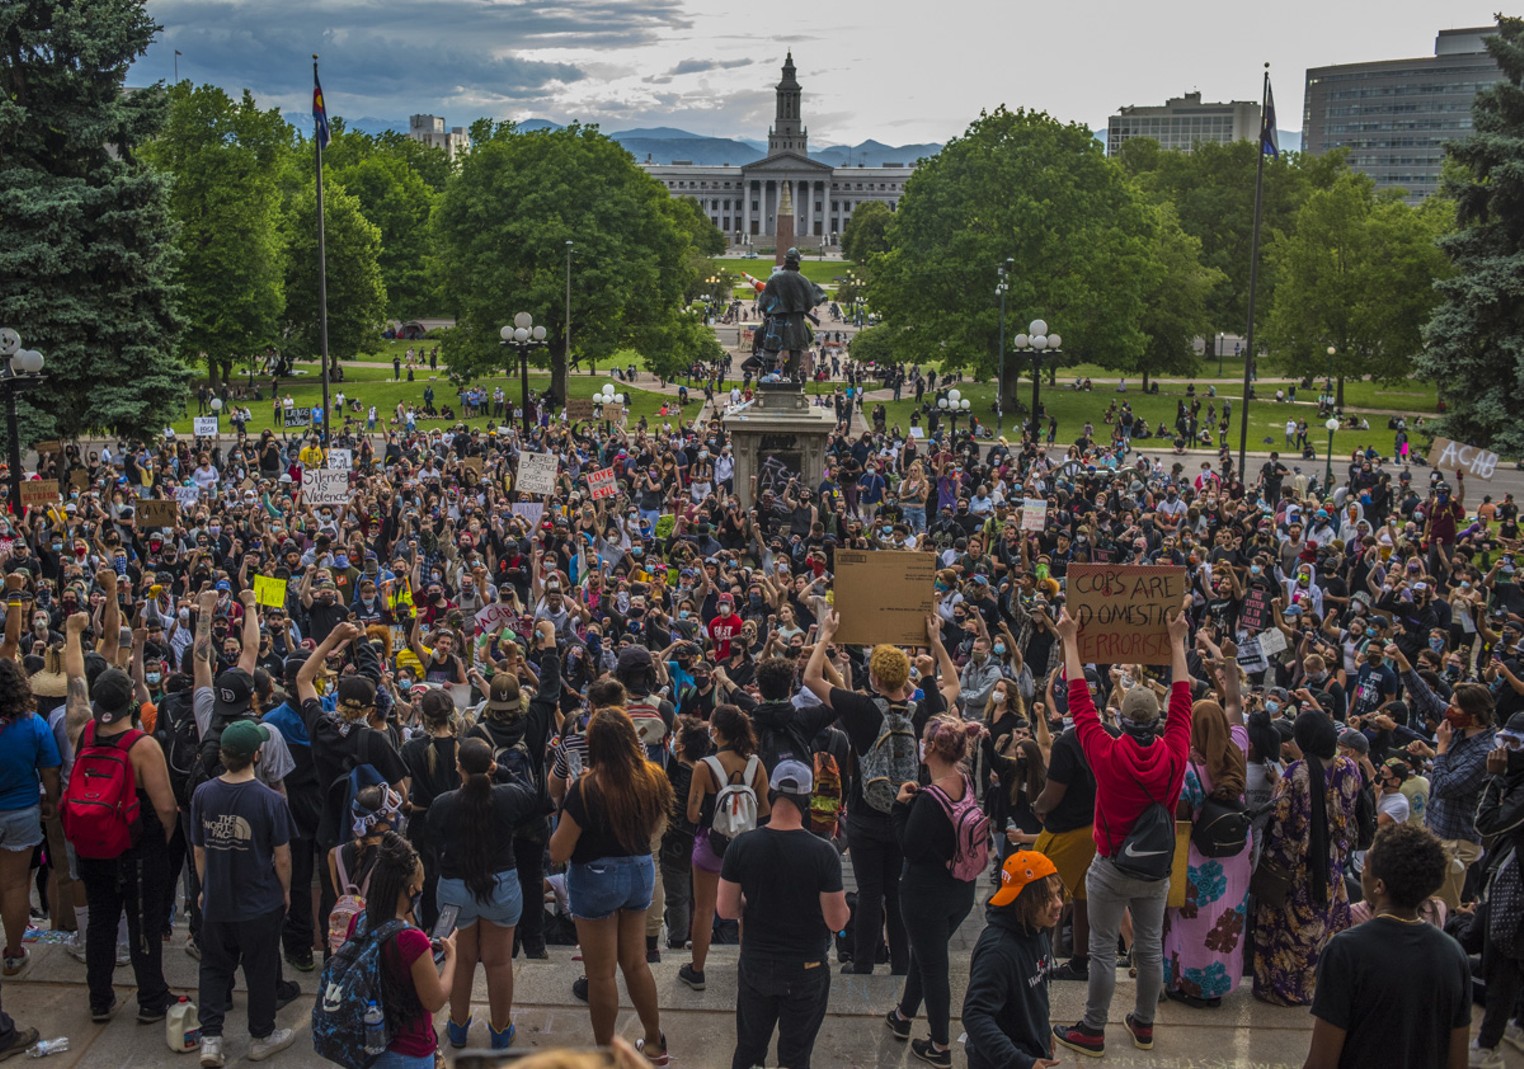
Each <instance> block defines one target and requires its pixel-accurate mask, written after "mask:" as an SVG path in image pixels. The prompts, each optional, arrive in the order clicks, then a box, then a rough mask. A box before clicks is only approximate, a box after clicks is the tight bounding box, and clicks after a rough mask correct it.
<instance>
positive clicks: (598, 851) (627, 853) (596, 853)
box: [561, 776, 735, 865]
mask: <svg viewBox="0 0 1524 1069" xmlns="http://www.w3.org/2000/svg"><path fill="white" fill-rule="evenodd" d="M587 780H588V777H586V776H582V777H581V778H580V779H578V780H577V781H576V782H575V783H573V784H572V785H571V787H570V788H568V789H567V792H566V801H565V802H563V803H562V805H561V808H562V811H563V812H565V813H566V815H567V816H569V817H571V818H572V819H573V820H575V821H576V822H577V827H579V828H581V829H582V834H581V835H579V836H578V837H577V845H576V847H575V848H574V849H573V850H572V856H571V860H572V864H574V865H583V864H586V863H587V862H589V861H597V860H598V859H599V858H600V857H639V856H640V855H641V854H649V853H650V852H651V844H650V843H649V842H646V843H637V844H632V845H631V846H625V845H624V844H622V843H620V841H619V840H618V839H617V838H615V836H614V830H613V829H612V828H610V827H609V826H608V822H607V821H605V820H604V819H603V810H604V806H605V805H606V804H607V803H606V802H605V801H604V800H603V799H602V798H600V797H599V796H598V788H597V787H596V786H595V787H592V788H588V787H587ZM584 791H587V792H588V793H589V794H591V795H592V797H591V798H590V799H584V798H583V797H582V795H583V792H584ZM589 806H591V810H589ZM734 845H735V844H734V843H731V846H734ZM726 853H727V854H728V853H729V851H728V850H727V851H726Z"/></svg>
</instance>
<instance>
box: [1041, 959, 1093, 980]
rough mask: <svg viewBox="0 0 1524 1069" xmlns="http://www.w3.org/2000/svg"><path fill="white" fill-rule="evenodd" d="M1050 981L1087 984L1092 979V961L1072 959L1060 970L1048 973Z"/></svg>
mask: <svg viewBox="0 0 1524 1069" xmlns="http://www.w3.org/2000/svg"><path fill="white" fill-rule="evenodd" d="M1048 979H1049V980H1078V981H1079V982H1080V983H1086V982H1088V981H1089V979H1090V959H1089V958H1070V959H1069V960H1068V961H1066V962H1064V963H1063V964H1062V965H1060V966H1059V967H1058V968H1056V969H1054V970H1053V971H1052V972H1050V973H1048Z"/></svg>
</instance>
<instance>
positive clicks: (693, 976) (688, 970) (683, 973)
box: [677, 962, 704, 991]
mask: <svg viewBox="0 0 1524 1069" xmlns="http://www.w3.org/2000/svg"><path fill="white" fill-rule="evenodd" d="M677 978H678V979H679V980H681V981H682V982H683V983H685V984H687V985H688V986H689V987H690V988H692V989H693V990H694V991H702V990H704V974H703V973H701V972H699V971H698V970H696V969H695V968H694V967H693V964H692V963H691V962H690V963H688V964H686V965H684V966H683V967H682V968H681V969H678V970H677Z"/></svg>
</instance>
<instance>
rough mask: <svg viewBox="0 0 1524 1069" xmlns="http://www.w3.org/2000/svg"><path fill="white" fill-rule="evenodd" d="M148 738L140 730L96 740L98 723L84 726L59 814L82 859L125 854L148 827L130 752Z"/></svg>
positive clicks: (70, 839)
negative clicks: (140, 801)
mask: <svg viewBox="0 0 1524 1069" xmlns="http://www.w3.org/2000/svg"><path fill="white" fill-rule="evenodd" d="M142 737H143V733H142V732H141V731H138V730H137V729H136V728H134V729H131V730H129V731H124V732H122V733H121V734H120V735H114V736H112V737H111V738H108V739H107V740H105V741H104V742H100V743H97V742H96V741H95V724H94V723H89V724H86V725H85V733H84V735H82V736H81V737H80V740H79V742H80V750H79V756H78V757H76V758H75V759H74V770H73V771H72V772H71V773H70V774H69V786H68V789H67V790H65V791H64V794H63V803H62V804H61V805H60V806H59V816H60V817H61V818H62V819H63V828H64V835H65V836H66V837H67V838H68V840H69V842H71V843H73V844H74V850H75V852H76V853H77V854H79V856H80V857H84V858H92V859H96V860H109V859H111V858H116V857H121V856H122V855H123V854H124V853H126V852H127V851H128V850H129V849H130V848H131V847H132V845H133V844H134V843H136V842H137V841H138V835H139V833H140V832H141V831H142V830H143V821H142V813H141V811H140V808H139V806H138V783H137V777H136V776H135V775H134V774H133V771H132V759H131V758H130V757H128V756H127V751H128V750H130V749H132V747H133V745H134V744H135V743H136V742H137V741H138V740H139V739H141V738H142Z"/></svg>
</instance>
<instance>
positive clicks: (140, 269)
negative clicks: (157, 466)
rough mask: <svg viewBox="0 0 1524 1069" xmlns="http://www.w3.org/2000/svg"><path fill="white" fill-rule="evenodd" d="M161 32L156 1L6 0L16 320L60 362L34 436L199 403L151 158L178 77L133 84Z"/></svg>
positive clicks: (10, 312)
mask: <svg viewBox="0 0 1524 1069" xmlns="http://www.w3.org/2000/svg"><path fill="white" fill-rule="evenodd" d="M157 30H158V27H157V26H155V25H154V23H153V20H152V19H150V18H149V16H148V13H147V11H146V9H145V7H144V4H143V3H142V2H141V0H119V2H118V3H114V4H104V5H91V6H89V8H88V9H82V8H80V7H78V6H74V5H66V4H59V3H47V2H43V0H18V2H14V3H8V4H4V5H0V41H3V42H4V46H3V51H0V233H3V234H4V237H3V239H0V324H3V325H5V326H10V327H13V328H15V329H16V330H18V331H19V332H20V333H21V335H22V338H23V340H24V342H25V344H26V345H27V346H28V347H29V348H33V349H37V350H40V351H41V352H42V353H43V355H44V356H45V358H46V360H47V369H46V370H47V372H48V374H49V382H48V384H47V388H46V390H45V391H44V392H42V393H34V394H32V395H31V400H29V401H23V402H22V414H23V417H24V419H25V420H26V425H25V434H26V437H28V438H29V439H35V438H38V437H43V436H48V437H52V436H72V435H78V434H81V433H84V432H86V431H90V430H108V429H109V430H114V431H116V432H118V433H137V434H146V433H149V432H152V431H156V430H157V429H158V428H160V427H162V426H163V425H164V423H165V422H167V421H169V420H171V419H174V418H176V417H178V416H180V415H182V414H183V413H184V411H185V400H186V394H187V383H188V382H189V379H190V372H189V370H188V369H187V368H186V367H185V366H184V365H183V364H181V363H180V361H179V360H178V359H177V358H176V357H175V351H176V346H177V342H178V335H179V330H180V320H179V316H178V314H177V313H176V310H175V300H174V298H175V293H174V270H175V264H174V257H175V249H174V238H175V232H174V220H173V218H172V216H171V214H170V210H169V198H168V189H167V183H166V181H165V179H164V177H163V176H162V175H160V174H158V173H157V172H155V171H154V170H153V169H152V168H150V167H149V166H148V165H147V164H146V163H145V162H144V161H143V160H142V159H141V158H140V157H139V150H140V148H141V147H142V145H143V143H144V141H146V140H147V139H149V138H151V137H152V136H153V135H154V134H155V133H156V132H157V131H158V130H159V129H160V128H161V127H162V126H163V123H164V119H165V114H166V110H167V109H166V104H167V101H166V97H165V93H164V89H163V86H162V85H154V86H147V87H144V88H141V89H138V90H135V91H133V92H131V93H127V92H124V91H123V81H124V79H125V77H126V73H127V68H128V66H129V65H130V64H131V63H132V62H133V61H134V60H135V59H137V58H138V57H139V56H141V55H142V54H143V52H144V51H145V50H146V49H147V47H148V45H149V42H150V41H152V40H153V36H154V34H155V33H156V32H157Z"/></svg>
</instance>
